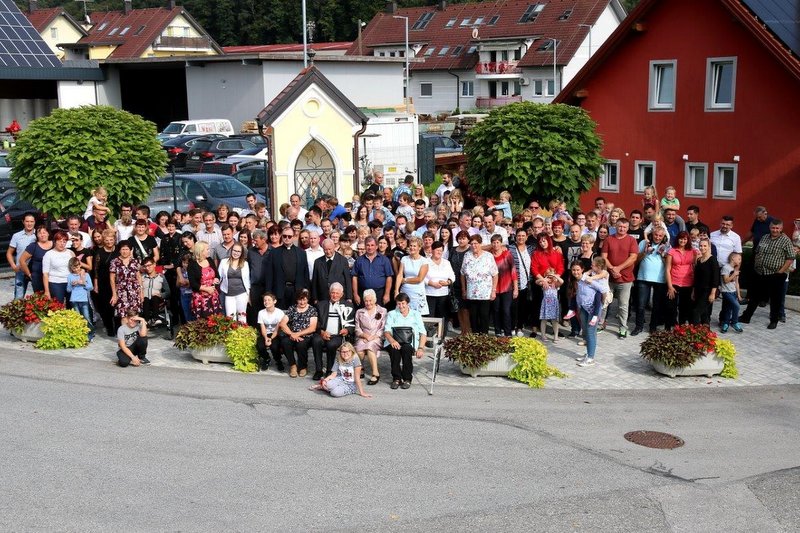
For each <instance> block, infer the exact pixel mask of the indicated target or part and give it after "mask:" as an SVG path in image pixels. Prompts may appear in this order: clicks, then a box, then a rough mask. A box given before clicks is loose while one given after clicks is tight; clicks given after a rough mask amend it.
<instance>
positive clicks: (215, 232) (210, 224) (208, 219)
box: [195, 212, 222, 249]
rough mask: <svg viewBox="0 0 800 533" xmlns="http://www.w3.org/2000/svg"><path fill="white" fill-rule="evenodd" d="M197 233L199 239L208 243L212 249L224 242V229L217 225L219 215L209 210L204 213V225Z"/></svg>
mask: <svg viewBox="0 0 800 533" xmlns="http://www.w3.org/2000/svg"><path fill="white" fill-rule="evenodd" d="M195 235H197V240H198V241H200V242H206V243H208V247H209V248H211V249H213V248H214V246H216V245H217V244H219V243H221V242H222V231H220V229H219V226H217V217H216V216H214V213H211V212H208V213H205V214H204V215H203V227H202V228H200V229H199V230H198V231H197V233H196V234H195Z"/></svg>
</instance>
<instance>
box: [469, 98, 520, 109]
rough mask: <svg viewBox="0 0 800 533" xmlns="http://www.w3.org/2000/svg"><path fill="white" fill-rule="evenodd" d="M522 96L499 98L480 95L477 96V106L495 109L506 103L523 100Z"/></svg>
mask: <svg viewBox="0 0 800 533" xmlns="http://www.w3.org/2000/svg"><path fill="white" fill-rule="evenodd" d="M521 101H522V96H500V97H498V98H490V97H488V96H478V97H477V98H475V107H477V108H478V109H493V108H495V107H503V106H504V105H508V104H513V103H515V102H521Z"/></svg>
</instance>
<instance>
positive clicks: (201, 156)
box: [177, 138, 256, 198]
mask: <svg viewBox="0 0 800 533" xmlns="http://www.w3.org/2000/svg"><path fill="white" fill-rule="evenodd" d="M255 146H256V145H255V144H253V143H251V142H250V141H247V140H245V139H227V138H223V139H198V140H197V141H195V143H194V144H193V145H192V147H191V148H189V150H188V151H187V152H185V153H183V154H178V159H177V162H180V161H181V160H183V161H185V163H184V165H183V166H184V167H185V170H186V171H187V172H197V171H198V170H200V166H201V165H202V164H203V162H205V161H211V160H213V159H220V158H223V157H226V156H229V155H233V154H238V153H239V152H241V151H242V150H245V149H247V148H255ZM190 198H191V197H190Z"/></svg>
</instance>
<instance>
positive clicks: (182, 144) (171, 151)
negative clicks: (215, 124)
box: [161, 133, 225, 170]
mask: <svg viewBox="0 0 800 533" xmlns="http://www.w3.org/2000/svg"><path fill="white" fill-rule="evenodd" d="M224 137H225V136H224V135H220V134H218V133H212V134H211V135H180V136H178V137H172V138H171V139H167V140H165V141H163V142H162V143H161V148H163V149H164V150H166V152H167V158H169V162H168V163H167V168H170V167H171V166H174V167H175V169H176V170H179V169H180V168H183V165H184V164H185V163H186V160H185V159H182V160H181V161H180V166H179V164H178V155H179V154H182V153H185V152H187V151H189V149H190V148H191V147H192V146H194V143H195V142H197V140H198V139H218V138H224Z"/></svg>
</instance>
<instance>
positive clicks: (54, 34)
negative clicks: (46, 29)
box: [50, 26, 58, 39]
mask: <svg viewBox="0 0 800 533" xmlns="http://www.w3.org/2000/svg"><path fill="white" fill-rule="evenodd" d="M50 37H51V38H53V39H58V28H57V27H55V26H53V27H51V28H50Z"/></svg>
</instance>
